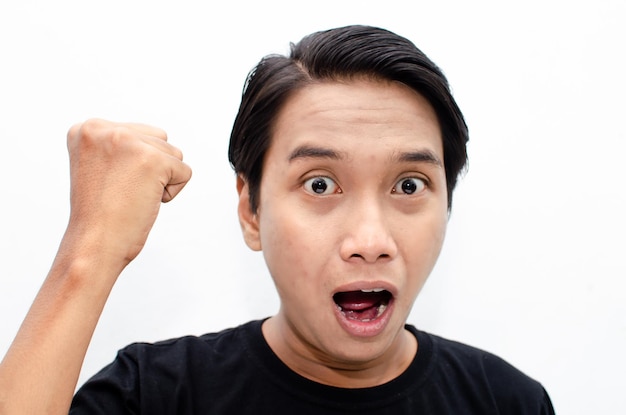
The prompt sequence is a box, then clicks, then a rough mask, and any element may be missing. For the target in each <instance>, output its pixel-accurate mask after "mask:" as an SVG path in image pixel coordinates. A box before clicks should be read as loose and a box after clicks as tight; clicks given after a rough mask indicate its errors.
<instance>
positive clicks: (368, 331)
mask: <svg viewBox="0 0 626 415" xmlns="http://www.w3.org/2000/svg"><path fill="white" fill-rule="evenodd" d="M375 289H383V290H386V291H389V292H390V293H391V299H390V300H389V303H388V304H387V307H386V309H385V311H383V313H382V314H381V315H380V316H378V317H376V318H375V319H373V320H370V321H359V320H352V319H349V318H347V317H346V316H345V314H344V313H343V312H342V311H341V309H340V308H339V306H337V304H335V303H334V302H333V307H334V310H335V317H336V318H337V321H338V322H339V325H340V326H341V328H343V329H344V331H346V332H347V333H348V334H349V335H351V336H353V337H360V338H370V337H375V336H378V335H379V334H381V333H382V332H383V331H384V330H385V328H386V327H387V325H388V324H389V321H390V319H391V316H392V315H393V311H394V305H395V298H396V294H397V290H396V288H395V287H394V286H393V285H391V284H389V283H388V282H384V281H361V282H354V283H350V284H346V285H343V286H341V287H338V288H337V290H335V291H334V292H333V294H332V295H333V296H334V295H335V294H337V293H339V292H347V291H360V290H375ZM331 299H332V296H331Z"/></svg>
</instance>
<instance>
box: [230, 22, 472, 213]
mask: <svg viewBox="0 0 626 415" xmlns="http://www.w3.org/2000/svg"><path fill="white" fill-rule="evenodd" d="M356 76H370V77H372V78H374V79H384V80H389V81H397V82H401V83H403V84H405V85H407V86H409V87H410V88H412V89H413V90H415V91H416V92H418V93H419V94H421V95H422V96H423V97H424V98H426V100H428V102H429V103H430V105H432V107H433V109H434V110H435V113H436V114H437V118H438V121H439V126H440V128H441V133H442V140H443V143H442V144H443V157H444V160H443V161H444V168H445V172H446V186H447V192H448V209H450V208H451V207H452V192H453V190H454V188H455V186H456V183H457V179H458V176H459V174H460V173H461V171H462V170H463V168H464V167H465V165H466V163H467V150H466V144H467V141H468V139H469V136H468V130H467V125H466V123H465V120H464V118H463V114H462V113H461V110H460V109H459V107H458V106H457V104H456V102H455V100H454V98H453V96H452V93H451V92H450V87H449V84H448V81H447V79H446V77H445V76H444V74H443V72H442V71H441V70H440V69H439V67H437V65H435V64H434V63H433V62H432V61H431V60H430V59H429V58H428V57H427V56H426V55H425V54H424V53H423V52H422V51H421V50H420V49H418V48H417V47H416V46H415V45H414V44H413V43H412V42H411V41H409V40H408V39H406V38H404V37H402V36H399V35H397V34H395V33H393V32H391V31H389V30H386V29H382V28H378V27H372V26H360V25H354V26H345V27H340V28H335V29H330V30H325V31H320V32H315V33H312V34H310V35H308V36H305V37H304V38H303V39H302V40H301V41H300V42H298V43H296V44H291V53H290V54H289V56H282V55H269V56H266V57H264V58H263V59H262V60H261V61H260V62H259V63H258V65H256V67H255V68H254V69H252V71H250V73H249V74H248V77H247V79H246V82H245V85H244V89H243V93H242V100H241V105H240V107H239V112H238V114H237V117H236V118H235V122H234V125H233V129H232V133H231V136H230V145H229V149H228V158H229V161H230V163H231V165H232V167H233V169H234V170H235V172H236V173H237V174H240V175H242V176H243V178H244V179H245V180H246V181H247V183H248V188H249V192H250V209H251V210H252V212H255V213H256V211H257V209H258V204H259V192H260V183H261V176H262V173H263V161H264V158H265V154H266V152H267V149H268V148H269V146H270V143H271V137H272V128H273V124H274V121H275V120H276V117H277V115H278V113H279V111H280V110H281V108H282V106H283V104H284V103H285V101H286V100H287V98H288V97H289V96H290V95H291V94H292V93H293V92H294V91H296V90H298V89H300V88H303V87H305V86H307V85H310V84H311V83H313V82H320V81H325V80H330V81H332V80H341V79H350V78H353V77H356Z"/></svg>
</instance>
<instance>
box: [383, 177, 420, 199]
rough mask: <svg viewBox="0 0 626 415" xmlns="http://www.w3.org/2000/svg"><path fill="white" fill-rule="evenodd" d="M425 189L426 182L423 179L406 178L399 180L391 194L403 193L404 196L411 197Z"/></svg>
mask: <svg viewBox="0 0 626 415" xmlns="http://www.w3.org/2000/svg"><path fill="white" fill-rule="evenodd" d="M425 188H426V182H425V181H424V179H420V178H418V177H406V178H404V179H402V180H400V181H399V182H398V183H396V185H395V186H394V187H393V189H392V190H391V193H404V194H406V195H412V194H413V193H419V192H421V191H422V190H424V189H425Z"/></svg>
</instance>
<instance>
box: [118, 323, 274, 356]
mask: <svg viewBox="0 0 626 415" xmlns="http://www.w3.org/2000/svg"><path fill="white" fill-rule="evenodd" d="M261 323H262V321H260V320H254V321H250V322H247V323H245V324H242V325H239V326H236V327H229V328H226V329H222V330H220V331H215V332H210V333H205V334H202V335H184V336H180V337H173V338H169V339H165V340H160V341H156V342H135V343H131V344H129V345H127V346H125V347H124V348H122V349H121V350H119V352H118V358H120V357H126V358H130V359H132V360H134V361H136V362H140V361H145V362H146V363H147V364H149V365H150V366H152V367H153V368H154V367H155V362H156V363H158V362H159V361H163V362H167V361H168V360H170V359H185V360H186V359H191V360H192V359H193V358H194V356H197V357H201V358H202V360H203V361H207V359H208V360H210V359H211V357H212V356H213V357H215V358H216V359H220V361H223V359H224V358H225V357H227V356H234V355H238V354H240V353H241V352H244V351H245V349H246V347H247V344H248V341H249V339H250V338H251V337H252V336H254V333H255V332H260V325H261ZM238 351H239V352H240V353H237V352H238Z"/></svg>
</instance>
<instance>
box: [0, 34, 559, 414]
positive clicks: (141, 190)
mask: <svg viewBox="0 0 626 415" xmlns="http://www.w3.org/2000/svg"><path fill="white" fill-rule="evenodd" d="M466 141H467V128H466V125H465V122H464V120H463V116H462V114H461V112H460V110H459V109H458V107H457V105H456V103H455V101H454V99H453V97H452V96H451V94H450V91H449V87H448V84H447V80H446V79H445V77H444V76H443V74H442V73H441V71H440V70H439V69H438V68H437V67H436V66H435V65H434V64H433V63H432V62H431V61H430V60H429V59H428V58H427V57H426V56H425V55H424V54H423V53H422V52H421V51H420V50H419V49H417V48H416V47H415V46H414V45H413V44H412V43H411V42H409V41H408V40H406V39H404V38H402V37H400V36H397V35H396V34H394V33H391V32H389V31H386V30H382V29H378V28H373V27H363V26H349V27H343V28H337V29H333V30H329V31H324V32H318V33H314V34H312V35H310V36H308V37H305V38H304V39H303V40H302V41H301V42H299V43H298V44H297V45H294V46H293V47H292V51H291V55H290V56H289V57H283V56H269V57H266V58H264V59H263V60H262V61H261V62H260V63H259V65H257V67H256V68H255V69H254V70H253V71H252V72H251V73H250V76H249V77H248V80H247V82H246V87H245V89H244V93H243V97H242V102H241V106H240V110H239V113H238V115H237V118H236V120H235V123H234V126H233V131H232V135H231V142H230V148H229V158H230V161H231V163H232V165H233V167H234V169H235V171H236V173H237V191H238V192H239V206H238V214H239V219H240V223H241V227H242V231H243V236H244V238H245V241H246V243H247V244H248V246H249V247H250V248H251V249H254V250H262V251H263V254H264V257H265V260H266V263H267V265H268V268H269V271H270V274H271V275H272V278H273V280H274V283H275V285H276V288H277V291H278V294H279V297H280V304H281V307H280V310H279V312H278V313H277V314H276V315H275V316H272V317H269V318H267V319H264V320H260V321H253V322H249V323H246V324H243V325H241V326H239V327H236V328H232V329H227V330H224V331H223V332H220V333H212V334H207V335H205V336H201V337H193V336H189V337H183V338H179V339H172V340H169V341H165V342H160V343H156V344H134V345H130V346H128V347H126V348H124V349H123V350H121V351H120V353H119V354H118V356H117V358H116V359H115V361H114V362H113V363H112V364H111V365H109V366H107V367H106V368H104V369H103V370H102V371H101V372H100V373H98V374H96V375H95V376H94V377H93V378H92V379H91V380H90V381H88V382H87V383H86V384H85V385H84V386H83V387H82V388H81V389H80V390H79V391H78V393H77V394H76V396H75V397H74V399H73V402H72V403H71V410H70V413H72V414H83V413H84V414H98V413H102V414H126V413H128V414H139V413H141V414H208V413H220V414H223V413H232V414H246V413H297V414H303V413H315V414H343V413H359V414H363V413H365V414H368V413H372V414H380V413H390V414H391V413H393V414H402V413H407V414H413V413H423V414H488V413H499V414H550V413H553V409H552V405H551V403H550V399H549V397H548V395H547V393H546V392H545V390H544V389H543V388H542V386H541V385H540V384H539V383H537V382H536V381H534V380H532V379H530V378H528V377H527V376H525V375H524V374H523V373H521V372H520V371H518V370H517V369H515V368H513V367H511V366H510V365H509V364H507V363H506V362H504V361H502V360H501V359H499V358H497V357H496V356H493V355H491V354H489V353H486V352H483V351H480V350H477V349H474V348H471V347H469V346H466V345H462V344H459V343H455V342H451V341H448V340H445V339H442V338H439V337H437V336H434V335H430V334H428V333H425V332H422V331H419V330H417V329H416V328H415V327H413V326H410V325H406V320H407V317H408V315H409V312H410V310H411V307H412V305H413V302H414V300H415V298H416V296H417V295H418V293H419V291H420V289H421V288H422V286H423V284H424V283H425V281H426V279H427V277H428V275H429V274H430V272H431V270H432V268H433V266H434V265H435V262H436V260H437V257H438V255H439V252H440V249H441V246H442V243H443V239H444V235H445V230H446V224H447V219H448V214H449V211H450V209H451V206H452V192H453V190H454V187H455V184H456V180H457V177H458V175H459V172H460V171H461V170H462V169H463V167H464V165H465V162H466V152H465V144H466ZM68 144H69V152H70V164H71V166H70V167H71V180H72V192H71V203H72V210H71V216H70V222H69V225H68V229H67V232H66V234H65V236H64V238H63V241H62V243H61V246H60V249H59V253H58V256H57V258H56V260H55V262H54V264H53V266H52V269H51V271H50V274H49V276H48V278H47V280H46V282H45V283H44V285H43V287H42V289H41V292H40V294H39V295H38V297H37V299H36V301H35V303H34V304H33V307H32V310H31V311H30V312H29V314H28V316H27V318H26V320H25V322H24V325H23V327H22V328H21V329H20V331H19V333H18V335H17V337H16V340H15V342H14V344H13V345H12V347H11V349H10V350H9V352H8V354H7V356H6V358H5V360H4V361H3V363H2V367H1V368H0V390H2V392H0V393H2V395H0V402H1V404H2V406H0V409H2V413H3V414H4V413H7V414H10V413H20V414H22V413H66V412H67V410H68V408H69V407H70V401H71V400H72V393H73V389H74V387H75V384H76V379H77V377H78V373H79V371H80V365H81V362H82V360H83V358H84V354H85V351H86V349H87V345H88V343H89V340H90V338H91V334H92V332H93V329H94V328H95V325H96V323H97V320H98V317H99V315H100V312H101V310H102V307H103V306H104V303H105V302H106V298H107V296H108V293H109V292H110V290H111V288H112V286H113V284H114V283H115V281H116V279H117V277H118V276H119V274H120V273H121V271H122V270H123V269H124V267H125V266H126V265H127V264H128V263H129V262H130V261H132V259H133V258H135V256H136V255H137V254H138V253H139V251H140V250H141V248H142V246H143V244H144V243H145V240H146V238H147V235H148V233H149V231H150V228H151V227H152V224H153V223H154V220H155V219H156V216H157V214H158V210H159V204H160V202H161V201H164V202H167V201H169V200H171V199H172V198H174V197H175V196H176V195H177V193H178V192H179V191H180V190H181V189H182V187H183V186H184V185H185V183H186V182H187V181H188V180H189V178H190V176H191V170H190V169H189V167H188V166H186V165H185V164H184V163H183V162H182V154H181V152H180V151H179V150H177V149H176V148H174V147H172V146H171V145H170V144H168V143H167V142H166V135H165V133H164V132H162V131H161V130H159V129H156V128H153V127H149V126H143V125H129V124H115V123H111V122H108V121H102V120H90V121H88V122H86V123H83V124H82V125H77V126H75V127H73V128H72V129H71V130H70V132H69V134H68ZM35 339H36V341H34V340H35Z"/></svg>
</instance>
